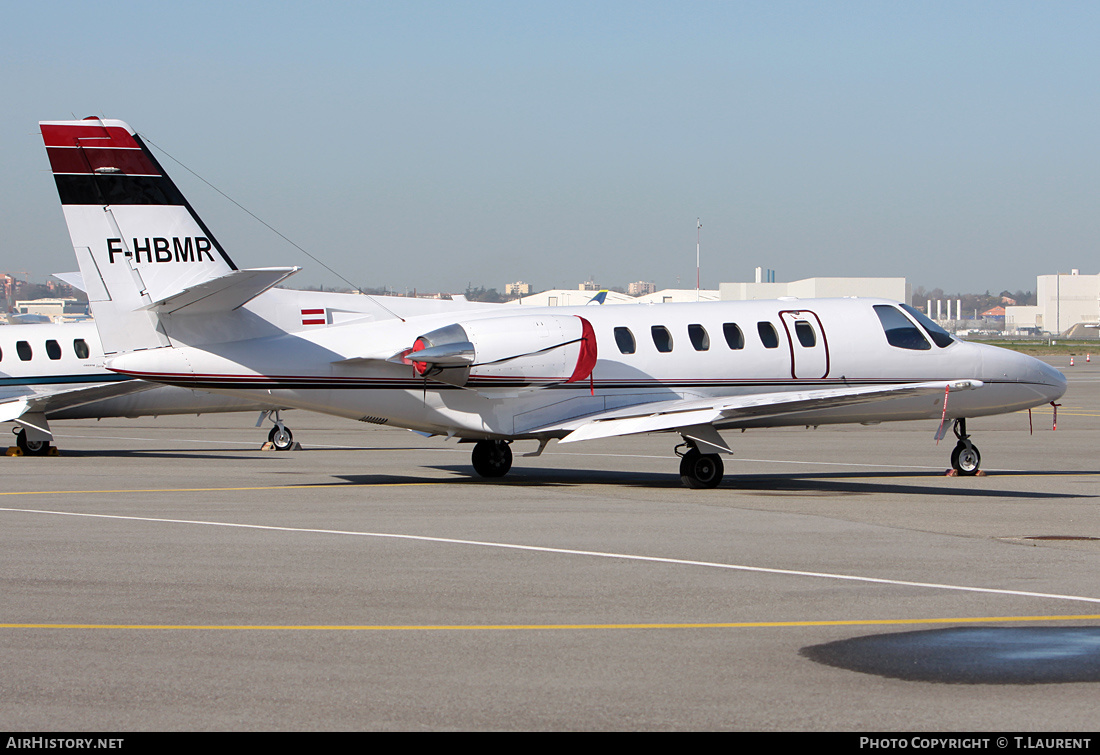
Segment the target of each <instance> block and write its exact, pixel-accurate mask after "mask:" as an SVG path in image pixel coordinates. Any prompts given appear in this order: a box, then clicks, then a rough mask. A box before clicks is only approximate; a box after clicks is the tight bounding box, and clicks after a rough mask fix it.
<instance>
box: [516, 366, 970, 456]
mask: <svg viewBox="0 0 1100 755" xmlns="http://www.w3.org/2000/svg"><path fill="white" fill-rule="evenodd" d="M981 386H982V382H981V381H980V380H956V381H930V382H926V383H907V384H902V385H886V386H883V385H873V386H854V387H848V386H845V387H841V388H819V389H813V390H806V391H777V392H773V393H761V394H755V395H747V396H724V397H720V398H706V399H686V400H679V401H661V402H656V403H651V404H641V405H637V406H631V407H626V408H624V409H616V410H614V411H610V412H605V413H603V414H598V415H595V416H592V415H590V416H587V417H584V418H581V419H577V420H573V421H569V422H565V423H561V424H558V425H554V426H547V427H541V428H538V429H536V430H534V431H533V433H534V434H540V433H544V434H550V433H555V432H562V431H569V434H568V435H567V436H565V437H564V438H562V439H561V441H560V442H561V443H573V442H576V441H581V440H593V439H596V438H610V437H613V436H616V435H634V434H637V433H652V432H662V431H670V430H683V431H685V432H687V431H689V430H697V429H698V426H699V425H704V424H706V425H713V424H714V423H715V422H719V421H736V420H737V419H742V418H743V419H749V418H752V419H761V418H767V417H780V416H784V415H789V414H797V413H800V412H806V411H813V410H819V409H834V408H837V407H844V406H854V405H857V404H868V403H874V402H877V401H886V400H889V399H895V398H901V397H906V396H918V395H925V394H927V395H932V394H935V393H942V392H944V391H945V390H947V389H950V390H972V389H975V388H980V387H981ZM703 441H704V442H705V443H708V444H709V445H717V444H715V443H714V442H713V438H712V437H710V436H709V435H708V436H706V437H704V438H703ZM723 445H724V444H723Z"/></svg>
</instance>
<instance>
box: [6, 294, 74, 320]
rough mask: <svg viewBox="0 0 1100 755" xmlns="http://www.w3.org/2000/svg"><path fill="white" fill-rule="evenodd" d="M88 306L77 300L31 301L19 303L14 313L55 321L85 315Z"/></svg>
mask: <svg viewBox="0 0 1100 755" xmlns="http://www.w3.org/2000/svg"><path fill="white" fill-rule="evenodd" d="M87 308H88V305H87V304H85V303H84V302H82V301H77V300H76V299H29V300H26V301H17V302H15V306H14V307H12V311H13V312H14V313H16V314H21V315H45V316H46V317H49V318H50V319H52V320H54V321H57V322H59V321H61V320H62V319H63V318H65V317H70V316H80V315H84V314H85V313H86V311H87Z"/></svg>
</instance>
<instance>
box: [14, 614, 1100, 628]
mask: <svg viewBox="0 0 1100 755" xmlns="http://www.w3.org/2000/svg"><path fill="white" fill-rule="evenodd" d="M1097 620H1100V614H1082V615H1072V616H981V617H955V618H936V619H850V620H839V621H744V622H721V623H681V624H677V623H661V624H408V625H401V624H394V625H387V624H365V625H355V624H350V625H344V624H315V625H314V624H285V625H283V624H0V629H176V630H180V629H191V630H195V629H198V630H250V631H298V632H301V631H309V632H424V631H436V632H438V631H447V632H455V631H470V630H476V631H494V630H495V631H501V630H506V631H531V630H547V629H574V630H576V629H761V628H778V627H842V626H897V625H906V624H908V625H913V624H987V623H1003V622H1024V621H1029V622H1038V621H1043V622H1046V621H1097Z"/></svg>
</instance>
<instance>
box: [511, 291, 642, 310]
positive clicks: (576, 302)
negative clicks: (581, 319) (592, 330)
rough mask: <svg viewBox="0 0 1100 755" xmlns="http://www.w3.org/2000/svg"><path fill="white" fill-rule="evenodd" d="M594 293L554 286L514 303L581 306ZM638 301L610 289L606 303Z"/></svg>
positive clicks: (530, 305)
mask: <svg viewBox="0 0 1100 755" xmlns="http://www.w3.org/2000/svg"><path fill="white" fill-rule="evenodd" d="M594 295H595V292H593V291H581V290H580V289H571V288H554V289H550V290H549V291H540V292H539V293H537V294H531V295H530V296H524V297H523V298H522V299H518V300H517V301H515V302H514V303H515V304H519V305H521V306H524V307H579V306H582V305H585V304H587V303H588V302H590V301H592V297H593V296H594ZM636 301H637V299H635V298H634V297H632V296H627V295H626V294H620V293H618V292H616V291H608V292H607V298H606V299H605V300H604V304H633V303H635V302H636ZM593 306H595V305H593Z"/></svg>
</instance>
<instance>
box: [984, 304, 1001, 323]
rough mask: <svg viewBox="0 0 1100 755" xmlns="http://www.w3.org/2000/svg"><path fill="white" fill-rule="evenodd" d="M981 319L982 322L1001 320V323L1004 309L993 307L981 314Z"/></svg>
mask: <svg viewBox="0 0 1100 755" xmlns="http://www.w3.org/2000/svg"><path fill="white" fill-rule="evenodd" d="M981 318H982V319H983V320H1002V321H1003V320H1004V319H1005V308H1004V307H993V309H987V310H986V311H985V312H982V314H981Z"/></svg>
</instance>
